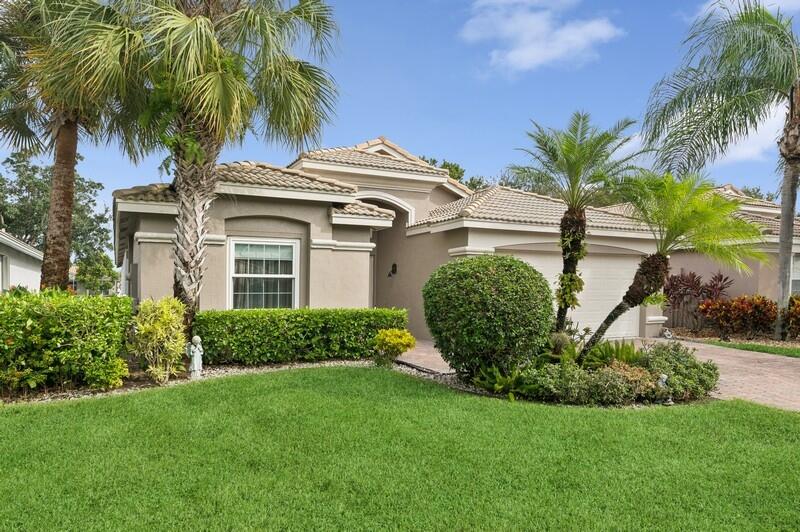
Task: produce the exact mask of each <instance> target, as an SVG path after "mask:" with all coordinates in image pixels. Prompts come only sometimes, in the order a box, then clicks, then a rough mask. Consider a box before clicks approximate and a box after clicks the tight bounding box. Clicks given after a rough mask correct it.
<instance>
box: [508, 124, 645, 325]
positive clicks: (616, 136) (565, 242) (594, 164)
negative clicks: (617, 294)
mask: <svg viewBox="0 0 800 532" xmlns="http://www.w3.org/2000/svg"><path fill="white" fill-rule="evenodd" d="M633 124H634V122H633V121H632V120H628V119H625V120H621V121H619V122H617V123H616V124H614V126H612V127H611V128H610V129H607V130H601V129H599V128H597V127H595V126H593V125H592V124H591V117H590V116H589V114H588V113H583V112H576V113H574V114H573V115H572V117H571V118H570V121H569V125H568V126H567V129H565V130H558V129H552V128H545V127H542V126H541V125H539V124H538V123H536V122H533V131H530V132H528V133H527V135H528V138H529V139H530V141H531V143H532V144H533V147H532V148H522V151H524V152H525V153H527V154H528V155H529V156H530V157H531V159H532V164H531V165H529V166H512V167H511V171H512V172H513V173H514V174H515V183H517V184H518V185H519V184H522V185H525V184H526V183H528V184H530V185H531V186H533V187H535V188H536V189H539V190H541V189H545V190H550V191H552V192H553V195H554V196H556V197H558V198H561V200H563V201H564V203H565V204H566V207H567V209H566V211H565V212H564V215H563V216H562V217H561V225H560V228H561V235H560V245H561V257H562V259H563V268H562V271H561V275H560V276H559V279H558V288H557V289H556V303H557V304H558V311H557V313H556V330H557V331H563V330H564V327H565V326H566V321H567V310H568V309H570V308H575V307H576V306H578V294H579V293H580V292H581V290H583V279H581V277H580V275H579V274H578V262H579V261H580V260H581V259H582V258H583V257H584V256H585V254H586V207H587V206H589V205H592V203H593V202H594V200H596V199H597V198H599V197H600V196H601V195H603V194H604V193H605V192H604V190H605V189H604V187H605V186H608V185H611V184H613V183H614V182H616V181H619V180H620V179H622V178H623V177H624V176H626V175H628V174H629V173H630V172H631V171H632V170H633V169H634V168H635V167H634V166H633V160H634V158H635V157H637V156H638V155H639V154H638V153H629V154H627V155H624V154H622V152H621V151H620V150H621V148H622V147H623V146H625V145H626V144H628V142H630V141H631V138H632V137H631V136H630V135H627V134H626V131H627V130H628V129H629V128H630V127H631V126H632V125H633Z"/></svg>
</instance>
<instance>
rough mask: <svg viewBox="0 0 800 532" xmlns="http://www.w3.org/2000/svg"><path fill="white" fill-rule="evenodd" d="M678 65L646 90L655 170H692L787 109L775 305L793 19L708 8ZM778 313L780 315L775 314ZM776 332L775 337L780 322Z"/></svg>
mask: <svg viewBox="0 0 800 532" xmlns="http://www.w3.org/2000/svg"><path fill="white" fill-rule="evenodd" d="M685 44H686V45H687V46H688V53H687V55H686V58H685V60H684V63H683V65H682V66H681V67H680V68H679V69H678V70H677V71H676V72H675V73H673V74H672V75H670V76H668V77H666V78H664V79H663V80H662V81H661V82H660V83H659V84H658V85H657V86H656V87H655V89H654V90H653V93H652V96H651V99H650V103H649V106H648V110H647V116H646V119H645V123H644V126H645V128H644V129H645V139H646V142H647V144H649V145H650V146H660V149H659V152H658V161H659V163H660V167H661V168H662V169H665V170H670V171H674V172H678V173H683V172H687V171H692V170H696V169H699V168H700V167H702V166H703V165H704V164H705V163H707V162H709V161H712V160H714V159H715V158H716V157H718V156H720V155H722V154H724V153H725V151H726V150H727V149H728V147H729V146H730V145H731V144H732V143H734V142H736V141H737V140H739V139H741V138H744V137H745V136H746V135H747V134H748V133H751V132H753V131H755V130H756V129H757V128H758V126H759V124H761V123H762V122H763V121H764V120H765V119H766V118H767V117H768V116H769V115H770V113H772V112H773V110H774V109H775V108H776V107H785V108H786V120H785V126H784V129H783V134H782V136H781V138H780V140H779V141H778V147H779V151H780V156H781V164H782V166H783V185H782V187H781V228H780V245H779V257H778V262H779V272H778V294H779V295H778V304H779V307H781V308H785V307H786V306H787V305H788V302H789V296H790V295H791V294H790V291H791V279H790V275H791V262H792V241H793V232H794V231H793V223H794V216H795V203H796V199H797V185H798V177H799V176H800V62H799V61H800V45H798V38H797V36H796V35H795V33H794V31H793V29H792V20H791V19H790V18H786V17H784V16H783V15H781V14H780V13H779V12H778V13H776V14H773V13H770V12H769V11H768V10H767V9H766V8H765V7H764V6H763V5H762V4H760V3H759V2H757V1H750V0H741V1H739V2H737V3H736V4H734V5H730V3H729V2H719V3H717V4H715V5H714V6H713V7H712V8H711V9H710V10H709V11H708V12H707V13H706V14H705V15H704V16H702V17H701V18H700V19H699V20H697V21H696V22H695V24H694V25H693V26H692V28H691V30H690V32H689V35H688V37H687V38H686V40H685ZM781 314H782V313H780V312H779V316H780V315H781ZM775 333H776V335H777V336H780V335H782V323H781V318H780V317H779V318H778V320H777V322H776V329H775Z"/></svg>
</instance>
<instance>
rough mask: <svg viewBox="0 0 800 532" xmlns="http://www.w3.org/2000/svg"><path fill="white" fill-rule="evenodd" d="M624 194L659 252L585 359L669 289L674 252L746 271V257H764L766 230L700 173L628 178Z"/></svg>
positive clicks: (586, 347)
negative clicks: (622, 320)
mask: <svg viewBox="0 0 800 532" xmlns="http://www.w3.org/2000/svg"><path fill="white" fill-rule="evenodd" d="M620 191H621V193H622V194H623V195H624V197H625V199H626V200H627V204H626V205H627V206H626V214H627V215H628V216H630V217H631V218H633V219H635V220H637V221H638V222H639V223H641V224H643V225H644V226H646V227H648V228H649V229H650V232H651V233H652V235H653V239H654V242H655V252H654V253H652V254H650V255H647V256H646V257H644V258H643V259H642V261H641V262H640V263H639V267H638V268H637V270H636V273H635V275H634V278H633V282H632V283H631V285H630V286H629V287H628V290H627V292H626V293H625V295H624V296H623V297H622V301H620V302H619V304H617V305H616V306H615V307H614V308H613V309H612V310H611V312H609V314H608V316H607V317H606V319H605V320H603V322H602V323H601V324H600V326H599V327H598V328H597V330H596V331H595V333H594V335H592V337H591V338H590V339H589V341H588V342H586V343H585V344H584V347H583V350H582V351H581V358H583V357H585V356H586V354H587V353H588V352H589V351H591V349H592V348H593V347H594V346H595V345H596V344H597V342H598V341H600V340H601V339H602V338H603V335H604V334H605V332H606V331H607V330H608V328H609V327H610V326H611V325H612V324H613V323H614V322H615V321H616V320H617V318H619V317H620V316H622V314H624V313H625V312H627V311H628V310H629V309H631V308H633V307H636V306H638V305H641V304H642V303H643V302H644V301H645V299H646V298H647V297H648V296H650V295H652V294H655V293H657V292H659V291H661V290H662V289H663V288H664V283H665V282H666V279H667V274H668V273H669V256H670V254H672V253H674V252H676V251H679V250H688V249H691V250H694V251H695V252H697V253H700V254H702V255H705V256H707V257H709V258H711V259H713V260H716V261H718V262H720V263H722V264H726V265H729V266H732V267H733V268H735V269H737V270H739V271H744V272H749V271H750V268H749V266H748V265H747V263H746V262H745V260H746V259H757V260H763V259H764V254H763V253H762V252H761V251H759V250H758V249H757V245H758V244H759V243H760V242H762V240H763V239H762V235H761V229H760V228H759V227H758V226H757V225H754V224H752V223H750V222H747V221H745V220H743V219H741V218H738V217H736V216H734V215H735V214H736V212H737V211H738V210H739V203H738V202H736V201H733V200H729V199H726V198H724V197H722V196H721V195H719V194H716V193H714V185H713V183H711V182H710V181H708V180H706V179H703V178H702V177H700V176H699V175H697V174H687V175H685V176H684V177H683V178H682V179H676V178H675V177H673V176H672V174H669V173H667V174H664V175H658V174H654V173H650V172H643V173H642V174H641V175H639V176H637V177H635V178H633V179H627V180H625V182H623V183H622V184H621V185H620Z"/></svg>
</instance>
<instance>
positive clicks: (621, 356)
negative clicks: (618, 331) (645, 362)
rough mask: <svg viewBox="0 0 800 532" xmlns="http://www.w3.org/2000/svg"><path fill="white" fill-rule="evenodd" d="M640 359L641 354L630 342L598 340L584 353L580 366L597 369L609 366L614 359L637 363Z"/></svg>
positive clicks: (626, 362)
mask: <svg viewBox="0 0 800 532" xmlns="http://www.w3.org/2000/svg"><path fill="white" fill-rule="evenodd" d="M640 359H641V354H640V353H639V351H638V350H637V349H636V346H635V345H633V343H631V342H622V341H614V342H600V343H599V344H597V345H596V346H594V347H593V348H592V349H591V350H590V351H589V352H588V353H587V354H586V357H584V359H583V363H582V366H583V367H585V368H590V369H597V368H601V367H605V366H610V365H611V363H612V362H613V361H615V360H616V361H618V362H624V363H625V364H637V363H638V362H639V360H640Z"/></svg>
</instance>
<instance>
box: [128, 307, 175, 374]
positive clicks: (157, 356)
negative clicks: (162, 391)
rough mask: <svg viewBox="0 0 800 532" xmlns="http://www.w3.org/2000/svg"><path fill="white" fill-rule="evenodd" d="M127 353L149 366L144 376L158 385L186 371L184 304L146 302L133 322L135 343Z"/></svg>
mask: <svg viewBox="0 0 800 532" xmlns="http://www.w3.org/2000/svg"><path fill="white" fill-rule="evenodd" d="M128 350H129V351H130V352H131V353H132V354H133V355H134V356H136V357H139V358H140V359H141V360H142V361H143V362H144V363H145V365H146V367H145V372H146V373H147V375H148V376H149V377H150V378H151V379H153V382H155V383H156V384H159V385H163V384H166V383H167V382H168V381H169V378H170V377H174V376H177V375H179V374H181V373H182V372H183V371H184V369H185V368H184V367H183V357H184V354H185V352H186V340H185V338H184V337H183V304H182V303H181V302H180V301H178V300H177V299H175V298H173V297H165V298H164V299H161V300H159V301H153V300H152V299H145V300H144V301H142V302H141V304H140V305H139V312H138V313H137V314H136V316H135V317H134V318H133V340H132V341H131V342H130V343H129V344H128Z"/></svg>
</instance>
